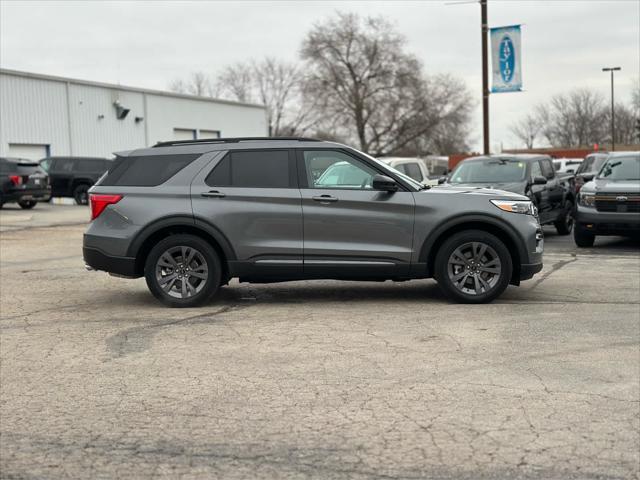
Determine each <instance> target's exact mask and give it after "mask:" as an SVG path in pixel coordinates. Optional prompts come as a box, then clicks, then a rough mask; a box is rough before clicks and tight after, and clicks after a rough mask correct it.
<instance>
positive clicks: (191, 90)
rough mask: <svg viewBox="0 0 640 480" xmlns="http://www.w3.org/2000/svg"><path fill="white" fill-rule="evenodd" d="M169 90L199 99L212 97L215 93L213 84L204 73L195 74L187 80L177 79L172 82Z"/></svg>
mask: <svg viewBox="0 0 640 480" xmlns="http://www.w3.org/2000/svg"><path fill="white" fill-rule="evenodd" d="M169 90H171V91H173V92H178V93H187V94H189V95H197V96H199V97H212V96H213V93H214V91H213V82H212V81H211V78H210V77H209V76H208V75H207V74H206V73H204V72H193V73H192V74H191V75H189V77H187V78H186V79H180V78H177V79H175V80H173V81H171V83H169Z"/></svg>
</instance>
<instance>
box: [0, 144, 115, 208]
mask: <svg viewBox="0 0 640 480" xmlns="http://www.w3.org/2000/svg"><path fill="white" fill-rule="evenodd" d="M112 163H113V161H112V160H110V159H107V158H90V157H48V158H44V159H42V160H40V161H37V162H36V161H32V160H26V159H23V158H9V157H0V208H1V207H2V205H4V204H5V203H17V204H18V205H20V207H21V208H24V209H31V208H33V207H35V206H36V204H37V202H46V201H49V199H50V198H51V197H71V198H74V199H75V201H76V203H78V204H79V205H87V204H88V202H89V198H88V193H87V192H88V190H89V188H91V186H92V185H93V184H94V183H96V182H97V181H98V179H99V178H100V177H101V176H102V175H103V174H104V173H105V172H106V171H107V170H109V167H110V166H111V165H112Z"/></svg>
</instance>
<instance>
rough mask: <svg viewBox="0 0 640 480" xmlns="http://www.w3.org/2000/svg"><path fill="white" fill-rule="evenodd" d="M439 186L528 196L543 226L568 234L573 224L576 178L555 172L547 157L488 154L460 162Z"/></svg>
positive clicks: (568, 174) (549, 158)
mask: <svg viewBox="0 0 640 480" xmlns="http://www.w3.org/2000/svg"><path fill="white" fill-rule="evenodd" d="M440 183H447V184H450V185H453V186H456V187H461V186H464V187H474V188H492V189H497V190H506V191H508V192H513V193H519V194H520V195H526V196H527V197H529V198H530V199H531V200H532V201H533V204H534V205H535V206H536V208H537V209H538V215H539V218H540V223H541V224H543V225H545V224H553V225H554V226H555V227H556V230H557V231H558V234H560V235H569V234H570V233H571V231H572V229H573V224H574V205H575V199H574V193H573V192H574V175H573V174H572V173H566V174H560V173H558V172H556V171H555V169H554V167H553V162H552V160H551V157H549V156H547V155H489V156H482V157H472V158H467V159H466V160H464V161H462V162H460V163H459V164H458V165H457V166H456V167H455V169H454V170H453V171H452V172H451V173H450V174H449V175H448V176H447V177H443V178H442V179H441V181H440Z"/></svg>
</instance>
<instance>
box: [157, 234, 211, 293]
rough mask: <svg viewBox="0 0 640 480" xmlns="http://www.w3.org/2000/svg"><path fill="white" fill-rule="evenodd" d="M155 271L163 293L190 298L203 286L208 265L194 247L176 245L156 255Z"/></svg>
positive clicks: (207, 276)
mask: <svg viewBox="0 0 640 480" xmlns="http://www.w3.org/2000/svg"><path fill="white" fill-rule="evenodd" d="M155 273H156V280H157V282H158V285H159V287H160V288H161V289H162V290H163V291H164V293H166V294H167V295H169V296H171V297H173V298H190V297H193V296H194V295H196V294H198V293H199V292H200V291H202V289H203V288H204V286H205V284H206V283H207V279H208V278H209V267H208V265H207V261H206V260H205V258H204V255H202V253H201V252H199V251H198V250H196V249H195V248H193V247H188V246H176V247H171V248H169V249H168V250H166V251H165V252H164V253H163V254H162V255H160V256H159V257H158V260H157V262H156V268H155Z"/></svg>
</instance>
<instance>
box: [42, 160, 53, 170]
mask: <svg viewBox="0 0 640 480" xmlns="http://www.w3.org/2000/svg"><path fill="white" fill-rule="evenodd" d="M51 162H52V160H51V159H50V158H46V159H44V160H42V161H41V162H40V166H41V167H42V168H43V169H44V170H45V171H46V172H48V171H49V167H50V166H51Z"/></svg>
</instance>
